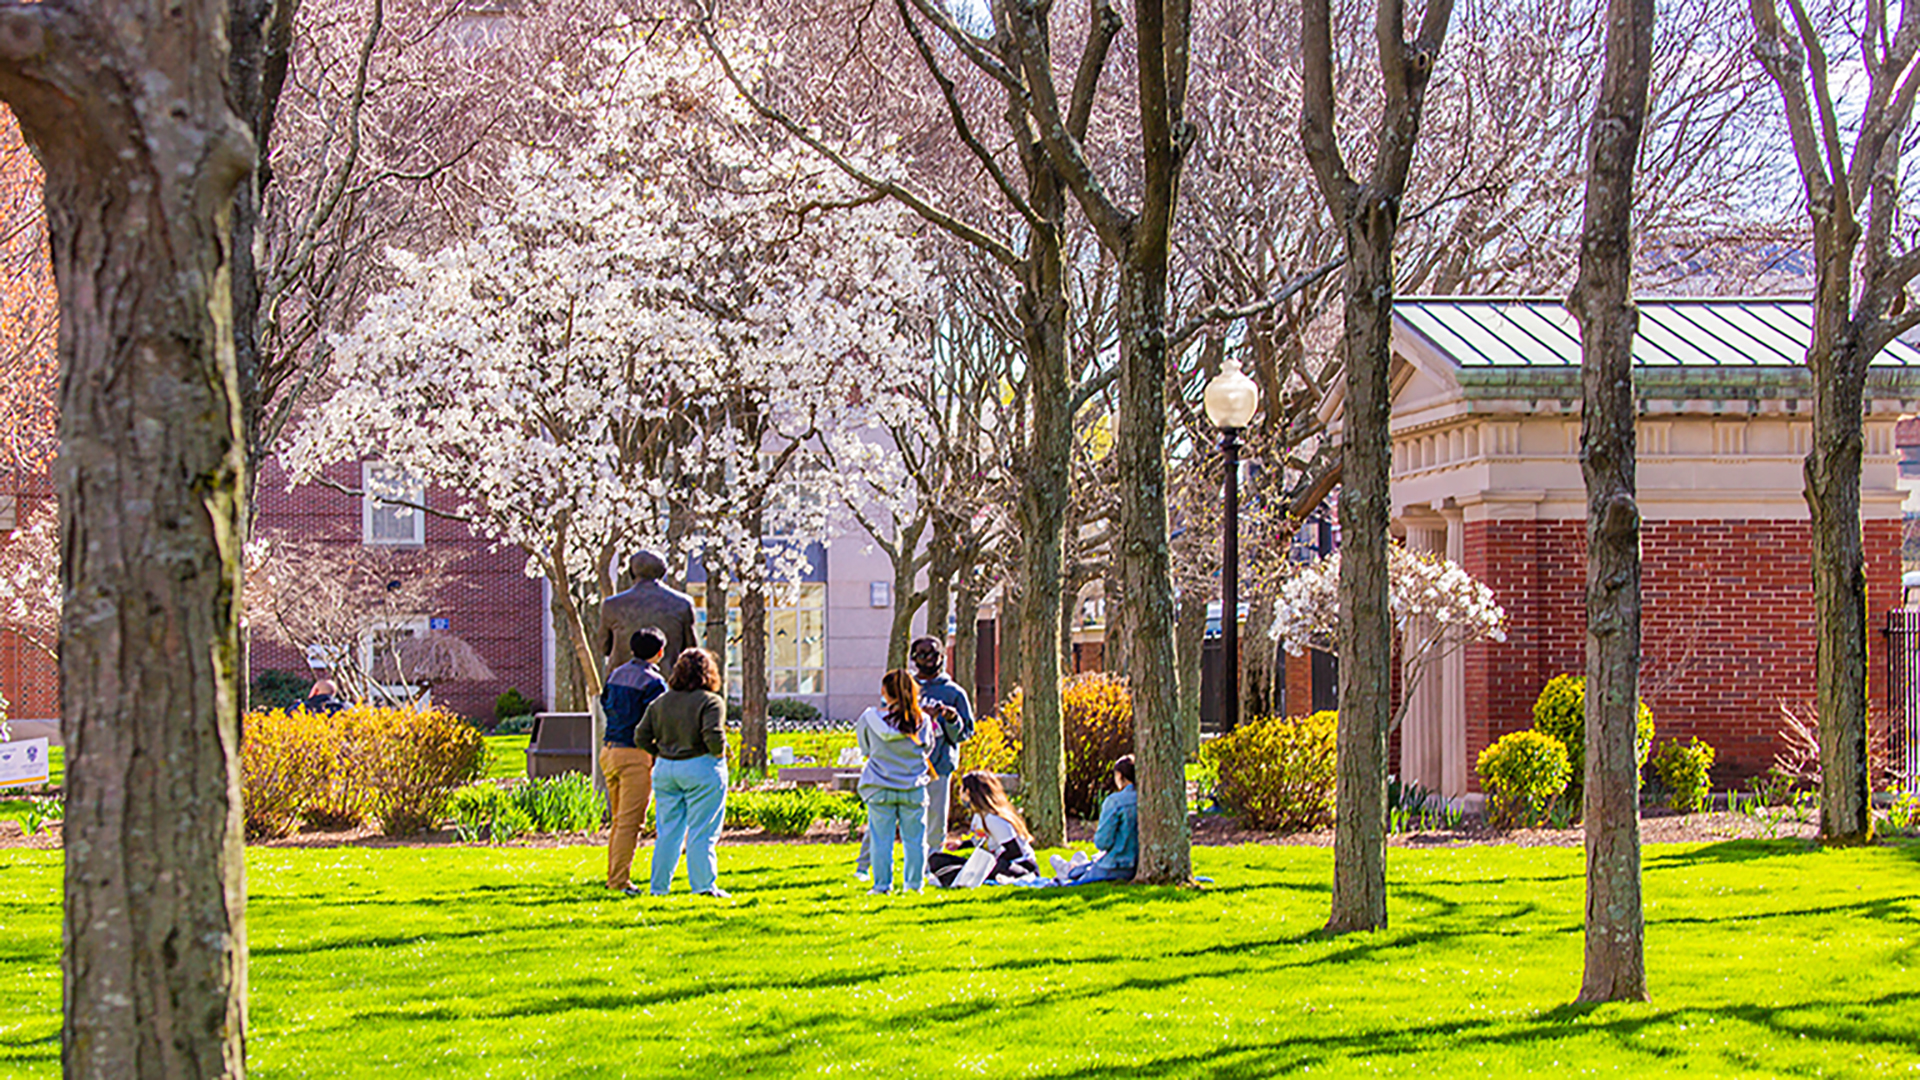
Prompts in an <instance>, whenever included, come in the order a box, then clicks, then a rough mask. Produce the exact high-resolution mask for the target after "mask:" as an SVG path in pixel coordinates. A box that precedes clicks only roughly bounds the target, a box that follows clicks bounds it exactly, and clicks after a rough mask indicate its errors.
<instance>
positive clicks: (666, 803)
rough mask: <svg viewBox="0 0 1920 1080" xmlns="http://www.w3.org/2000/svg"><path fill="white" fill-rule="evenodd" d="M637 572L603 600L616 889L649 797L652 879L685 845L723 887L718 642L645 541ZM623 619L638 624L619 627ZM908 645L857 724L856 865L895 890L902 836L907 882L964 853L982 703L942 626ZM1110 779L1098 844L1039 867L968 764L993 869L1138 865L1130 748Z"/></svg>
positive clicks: (1098, 875)
mask: <svg viewBox="0 0 1920 1080" xmlns="http://www.w3.org/2000/svg"><path fill="white" fill-rule="evenodd" d="M632 569H633V573H634V576H635V578H636V579H637V582H636V584H635V586H634V587H633V588H632V589H629V590H627V591H626V592H623V593H620V594H618V595H616V596H614V597H609V598H608V601H607V603H606V604H605V605H603V607H602V613H603V617H605V619H606V621H607V623H608V625H609V626H610V627H613V628H615V629H614V631H613V633H614V637H613V640H611V641H610V642H609V644H610V645H611V649H610V652H611V654H612V655H611V659H612V660H613V661H615V662H616V663H617V664H618V666H616V667H614V669H613V671H612V672H611V673H610V674H609V675H608V677H607V683H606V689H605V691H604V692H603V693H602V695H601V699H600V703H601V706H602V707H603V709H604V710H605V712H606V718H607V724H606V736H605V743H604V745H603V746H602V747H601V748H600V768H601V772H602V774H603V775H604V777H605V779H606V786H607V803H608V806H609V807H610V809H611V810H612V816H613V824H612V829H611V831H610V832H609V834H608V838H607V887H608V888H609V889H614V890H617V891H619V892H622V893H624V894H626V895H628V896H637V895H639V894H640V892H641V889H640V888H639V887H638V886H636V885H634V884H633V882H632V880H631V875H632V866H633V853H634V848H635V847H636V846H637V844H638V842H639V836H640V826H641V824H642V822H644V820H645V818H646V813H647V804H648V802H649V801H651V802H652V803H653V805H654V830H655V839H654V845H653V863H652V867H651V874H650V880H649V882H648V885H649V888H648V890H647V891H648V892H650V893H652V894H653V895H654V896H665V895H666V894H667V892H668V889H669V887H670V886H671V884H672V882H673V876H674V871H675V870H676V869H677V867H678V865H679V863H680V857H681V853H682V851H684V852H685V855H686V865H687V883H688V885H689V886H690V887H691V888H692V890H693V891H694V892H695V893H697V894H701V895H705V896H716V897H725V896H727V895H728V894H727V893H726V891H725V890H723V889H721V888H720V886H719V883H718V865H717V861H716V857H715V852H716V848H717V847H718V845H719V841H720V827H721V824H722V822H723V821H724V820H725V817H726V795H727V736H726V727H725V721H726V714H727V705H726V700H725V699H724V698H722V697H721V691H722V689H723V687H724V685H725V684H724V682H723V681H722V678H723V677H722V668H721V666H720V663H719V660H718V659H717V658H716V657H715V656H714V655H713V653H711V652H708V651H707V650H705V649H700V648H695V647H693V610H692V602H691V600H690V599H689V598H687V597H686V596H685V595H684V594H682V593H678V592H675V591H674V590H671V589H668V588H666V587H665V586H664V584H663V583H661V581H660V578H661V576H662V575H663V574H664V573H665V570H666V564H665V562H664V560H661V559H660V558H659V557H658V556H657V555H652V554H650V553H644V552H643V553H641V554H640V555H636V556H635V557H634V560H633V563H632ZM653 622H658V623H660V624H661V625H651V623H653ZM623 623H624V624H626V625H628V626H632V625H635V624H636V623H637V624H639V628H638V629H636V630H634V631H633V632H632V633H631V634H628V635H624V636H622V635H620V634H619V631H618V628H619V627H621V625H622V624H623ZM662 626H664V627H665V629H662ZM670 647H672V648H673V651H674V657H675V658H674V660H673V662H672V670H671V671H670V672H669V673H668V674H666V675H664V676H663V675H662V674H661V673H660V671H659V668H658V665H659V663H660V662H661V661H662V660H663V659H664V658H665V657H666V654H667V651H668V649H669V648H670ZM907 657H908V659H909V660H910V661H911V663H912V665H913V671H912V672H911V673H909V672H907V671H906V670H903V669H895V670H892V671H889V672H887V673H886V675H885V676H884V677H883V678H882V679H881V682H880V695H881V704H880V705H878V706H875V707H873V708H870V709H868V710H866V712H864V713H863V714H861V716H860V719H859V721H858V722H857V723H856V724H855V738H856V741H857V742H858V745H859V748H860V753H861V754H862V755H863V756H864V757H865V758H866V763H865V765H864V766H863V767H862V769H861V773H860V782H859V792H860V798H861V800H862V801H863V802H865V803H866V806H867V831H866V836H865V837H864V838H863V839H862V840H861V842H860V854H859V857H858V859H857V860H856V863H855V873H856V874H857V875H858V876H859V877H861V878H862V879H863V880H870V881H871V883H872V889H871V891H872V892H873V893H876V894H883V895H884V894H886V893H888V892H891V891H893V849H894V845H895V843H896V841H897V842H898V843H899V844H900V845H901V846H902V847H904V849H905V851H904V855H903V858H902V861H903V863H904V866H903V870H904V873H903V875H902V880H901V886H902V888H903V889H904V890H906V891H909V892H918V891H920V889H921V888H922V887H923V886H924V884H925V880H926V877H927V875H928V873H929V872H931V873H932V874H933V876H934V877H935V879H936V880H937V881H938V882H939V883H941V884H943V885H947V884H953V883H955V881H956V880H957V879H958V878H959V877H960V876H961V871H962V869H963V867H964V864H965V863H966V861H967V859H966V857H963V856H961V855H959V854H957V853H954V852H951V851H948V850H947V849H948V848H949V846H953V847H958V846H962V845H961V844H960V843H958V842H956V843H955V844H954V845H949V844H948V843H947V828H946V826H947V820H948V809H949V808H948V797H949V792H950V790H951V788H952V778H953V774H954V772H955V770H956V769H957V767H958V765H959V758H960V744H962V743H964V742H966V741H967V740H968V739H970V738H972V737H973V732H974V717H973V706H972V703H971V702H970V701H969V700H968V698H967V692H966V691H965V690H964V689H962V688H961V687H960V685H959V684H958V683H955V682H954V681H953V680H952V679H950V678H948V677H947V675H946V672H945V670H944V669H945V666H946V650H945V649H944V648H943V647H942V644H941V642H940V641H939V640H938V639H936V638H932V637H921V638H917V639H915V640H914V641H913V643H912V644H911V645H910V646H909V647H908V650H907ZM622 661H624V662H622ZM1114 785H1115V788H1116V789H1117V790H1116V793H1115V794H1114V795H1111V796H1108V798H1107V801H1106V803H1105V804H1103V805H1102V807H1101V812H1100V827H1099V831H1098V832H1097V833H1096V835H1095V842H1096V844H1098V846H1099V847H1100V849H1101V850H1100V851H1099V852H1098V853H1097V855H1096V856H1095V857H1093V858H1091V859H1089V858H1088V857H1087V856H1085V855H1084V854H1082V855H1076V856H1075V857H1074V859H1073V861H1071V862H1069V861H1067V860H1063V859H1061V858H1060V857H1059V856H1054V870H1055V876H1054V877H1053V878H1041V877H1040V876H1039V872H1038V866H1037V865H1036V863H1035V858H1034V852H1033V837H1032V834H1031V833H1030V832H1029V831H1028V829H1027V824H1026V822H1025V821H1024V820H1023V819H1022V818H1021V816H1020V812H1019V811H1018V810H1016V809H1014V807H1013V804H1012V802H1011V801H1010V800H1009V799H1008V798H1007V795H1006V791H1005V790H1004V789H1003V788H1002V787H1001V784H1000V781H999V778H998V777H996V776H994V775H993V774H992V773H986V772H973V773H968V774H967V775H965V776H963V777H961V782H960V788H961V791H962V793H963V796H964V798H965V799H966V801H967V808H968V810H969V812H970V814H971V818H970V826H971V829H970V836H969V839H970V840H971V841H972V842H973V843H974V844H975V845H977V847H978V849H979V850H980V851H983V852H985V853H986V854H987V856H990V857H991V858H992V860H993V862H992V865H991V867H990V868H989V869H988V870H987V872H986V874H985V880H988V881H995V882H1002V883H1016V882H1017V883H1021V884H1059V885H1071V884H1082V883H1086V882H1092V881H1111V880H1124V879H1127V878H1131V877H1132V876H1133V868H1134V861H1135V852H1136V851H1137V850H1138V840H1137V835H1138V833H1137V831H1136V826H1135V821H1136V817H1135V812H1134V803H1133V801H1132V799H1131V796H1132V788H1133V759H1132V757H1131V756H1128V757H1125V758H1121V759H1120V760H1119V761H1117V762H1115V763H1114ZM876 853H877V854H878V855H879V858H878V859H875V858H873V856H874V855H875V854H876Z"/></svg>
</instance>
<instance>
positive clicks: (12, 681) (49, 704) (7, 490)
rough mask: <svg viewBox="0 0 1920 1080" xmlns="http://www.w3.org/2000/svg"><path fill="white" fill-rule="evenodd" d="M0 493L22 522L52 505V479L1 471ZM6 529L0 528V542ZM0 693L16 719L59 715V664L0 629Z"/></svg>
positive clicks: (16, 522)
mask: <svg viewBox="0 0 1920 1080" xmlns="http://www.w3.org/2000/svg"><path fill="white" fill-rule="evenodd" d="M0 495H8V496H12V497H13V498H14V500H15V503H14V524H15V525H16V526H25V525H26V524H27V523H28V522H29V521H31V520H32V519H33V518H34V517H36V516H37V515H39V514H40V513H42V512H44V511H50V510H51V509H52V508H53V480H52V477H50V476H49V475H48V474H46V473H43V472H41V473H29V474H20V473H13V472H6V473H0ZM4 543H6V532H4V531H0V544H4ZM0 696H4V697H5V698H6V699H7V715H8V716H10V717H12V718H13V719H15V720H53V719H57V718H58V717H59V716H60V665H59V664H58V663H56V662H55V661H54V659H53V657H51V656H48V655H47V654H46V653H43V652H41V651H40V650H39V649H36V648H34V647H33V646H31V645H29V644H27V643H26V642H25V641H23V640H22V639H20V638H19V637H17V636H15V635H14V634H12V633H10V632H8V631H5V630H0Z"/></svg>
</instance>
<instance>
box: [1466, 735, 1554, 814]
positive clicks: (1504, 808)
mask: <svg viewBox="0 0 1920 1080" xmlns="http://www.w3.org/2000/svg"><path fill="white" fill-rule="evenodd" d="M1475 771H1476V772H1478V773H1479V774H1480V783H1481V785H1482V786H1484V787H1485V788H1486V789H1487V794H1488V796H1489V797H1490V798H1491V799H1492V802H1493V819H1494V821H1496V822H1498V823H1503V824H1509V825H1531V824H1533V823H1534V822H1536V821H1539V820H1541V819H1542V818H1544V817H1545V816H1546V813H1547V807H1548V806H1549V805H1551V804H1552V802H1553V799H1554V797H1555V796H1556V795H1559V794H1560V793H1561V792H1562V791H1565V790H1566V789H1567V781H1568V779H1569V778H1570V777H1571V775H1572V772H1573V768H1572V766H1571V765H1570V764H1569V763H1568V761H1567V748H1566V747H1565V746H1563V745H1561V743H1560V740H1558V739H1555V738H1553V737H1552V736H1550V735H1547V734H1545V733H1543V732H1539V731H1516V732H1513V733H1511V734H1508V735H1503V736H1501V737H1500V741H1499V742H1496V743H1494V744H1493V745H1492V746H1489V747H1487V748H1486V749H1485V750H1482V751H1481V752H1480V760H1479V761H1478V762H1477V763H1476V765H1475Z"/></svg>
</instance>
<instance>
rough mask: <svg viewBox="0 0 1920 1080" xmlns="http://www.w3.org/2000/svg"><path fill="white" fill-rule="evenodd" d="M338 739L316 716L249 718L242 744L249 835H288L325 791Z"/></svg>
mask: <svg viewBox="0 0 1920 1080" xmlns="http://www.w3.org/2000/svg"><path fill="white" fill-rule="evenodd" d="M335 741H336V740H335V738H334V736H333V734H332V733H331V732H330V731H328V730H327V728H326V726H325V725H321V724H316V723H314V722H313V714H311V713H304V712H295V713H288V712H287V711H286V710H284V709H272V710H268V711H266V712H256V713H249V714H248V715H247V718H246V726H245V729H244V731H243V735H242V738H241V740H240V795H241V800H240V801H241V813H242V816H243V817H244V818H245V820H246V826H247V835H248V836H250V837H254V838H256V839H261V838H270V837H276V836H285V835H287V834H288V833H290V832H292V831H294V829H296V828H298V827H299V826H300V822H301V819H302V817H303V815H304V814H305V812H306V810H307V808H308V807H309V806H311V805H312V804H313V803H314V802H315V801H316V800H318V799H319V798H320V797H321V796H322V795H323V793H324V792H325V791H326V786H327V778H328V774H329V772H330V770H331V769H332V767H333V761H334V755H335Z"/></svg>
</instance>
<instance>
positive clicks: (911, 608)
mask: <svg viewBox="0 0 1920 1080" xmlns="http://www.w3.org/2000/svg"><path fill="white" fill-rule="evenodd" d="M919 543H920V532H919V530H918V529H915V530H914V531H913V532H912V533H910V534H904V535H902V536H901V537H900V538H899V544H900V549H901V550H900V555H899V557H898V558H896V559H894V560H893V624H892V626H891V628H890V629H889V630H888V631H887V668H888V670H892V669H894V668H904V667H906V666H907V645H908V644H909V643H910V642H911V641H912V638H913V617H914V615H916V614H918V613H919V611H920V605H922V604H924V603H926V602H927V594H926V593H924V592H916V591H915V590H914V587H913V580H914V578H915V577H917V576H918V575H917V574H916V573H915V560H914V557H913V549H914V548H915V547H916V546H918V545H919Z"/></svg>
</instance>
